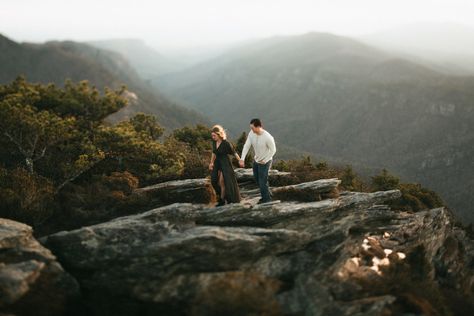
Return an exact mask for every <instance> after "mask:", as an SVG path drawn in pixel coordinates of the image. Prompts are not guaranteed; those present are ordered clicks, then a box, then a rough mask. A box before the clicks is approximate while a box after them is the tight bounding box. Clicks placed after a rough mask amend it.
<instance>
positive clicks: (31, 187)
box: [0, 168, 56, 225]
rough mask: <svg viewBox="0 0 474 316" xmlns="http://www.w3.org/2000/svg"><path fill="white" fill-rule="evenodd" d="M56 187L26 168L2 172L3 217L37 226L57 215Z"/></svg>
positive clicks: (0, 184) (0, 213)
mask: <svg viewBox="0 0 474 316" xmlns="http://www.w3.org/2000/svg"><path fill="white" fill-rule="evenodd" d="M54 194H55V192H54V187H53V184H52V183H51V181H49V180H48V179H46V178H44V177H41V176H38V175H37V174H32V173H30V172H28V171H27V170H25V169H23V168H16V169H13V170H6V169H3V168H1V169H0V201H1V205H0V217H4V218H9V219H13V220H17V221H21V222H24V223H27V224H29V225H38V224H40V223H42V222H44V221H45V220H46V219H48V218H49V217H50V216H51V215H52V214H53V212H54V209H55V207H56V205H55V204H54V203H53V202H54Z"/></svg>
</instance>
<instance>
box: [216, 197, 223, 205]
mask: <svg viewBox="0 0 474 316" xmlns="http://www.w3.org/2000/svg"><path fill="white" fill-rule="evenodd" d="M222 205H225V200H224V199H219V201H218V202H217V204H216V206H222Z"/></svg>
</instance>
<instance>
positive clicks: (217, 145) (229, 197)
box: [209, 118, 276, 206]
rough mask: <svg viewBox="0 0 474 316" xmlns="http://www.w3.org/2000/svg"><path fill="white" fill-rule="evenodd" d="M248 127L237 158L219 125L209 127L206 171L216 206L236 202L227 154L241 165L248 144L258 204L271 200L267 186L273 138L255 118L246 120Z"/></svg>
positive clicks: (233, 176) (235, 184) (235, 187)
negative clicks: (252, 158) (210, 148)
mask: <svg viewBox="0 0 474 316" xmlns="http://www.w3.org/2000/svg"><path fill="white" fill-rule="evenodd" d="M250 129H251V131H250V132H249V134H248V136H247V140H246V141H245V145H244V148H243V150H242V156H241V157H239V154H238V153H237V152H236V151H235V149H234V147H233V146H232V144H231V143H229V142H228V141H227V136H226V133H225V131H224V128H222V126H220V125H215V126H214V127H213V128H212V131H211V137H212V156H211V162H210V164H209V170H211V183H212V187H213V188H214V190H215V191H216V194H217V196H218V197H219V201H218V203H217V205H216V206H222V205H224V204H226V203H239V202H240V191H239V187H238V184H237V179H236V177H235V173H234V168H233V167H232V163H231V160H230V159H229V155H233V156H235V157H236V158H237V160H239V165H240V167H241V168H243V167H244V161H245V157H246V155H247V153H248V151H249V149H250V147H253V150H254V152H255V155H254V161H253V176H254V178H255V181H256V182H257V185H258V186H259V188H260V194H261V199H260V200H259V201H258V203H259V204H261V203H267V202H270V201H271V200H272V198H271V193H270V189H269V187H268V171H269V170H270V167H271V165H272V159H273V155H274V154H275V152H276V147H275V140H274V139H273V136H272V135H270V133H269V132H267V131H266V130H264V129H263V126H262V122H261V121H260V119H258V118H255V119H252V120H251V121H250Z"/></svg>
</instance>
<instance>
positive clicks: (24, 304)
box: [0, 218, 79, 316]
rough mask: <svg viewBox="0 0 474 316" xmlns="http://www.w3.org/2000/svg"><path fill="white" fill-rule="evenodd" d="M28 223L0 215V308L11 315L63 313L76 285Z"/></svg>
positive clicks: (76, 294)
mask: <svg viewBox="0 0 474 316" xmlns="http://www.w3.org/2000/svg"><path fill="white" fill-rule="evenodd" d="M32 233H33V231H32V228H31V227H30V226H27V225H25V224H22V223H18V222H15V221H12V220H8V219H3V218H0V311H2V312H4V313H7V314H8V313H10V314H13V315H45V316H46V315H65V314H66V313H68V312H70V311H71V309H73V308H74V304H75V302H76V300H77V299H78V297H79V287H78V284H77V282H76V281H75V279H74V278H73V277H71V276H70V275H69V274H68V273H66V272H65V271H64V270H63V268H62V267H61V265H60V264H59V263H58V262H57V261H56V257H55V256H53V255H52V254H51V252H50V251H49V250H48V249H46V248H44V247H43V246H42V245H41V244H40V243H39V242H38V241H37V240H36V239H35V238H34V237H33V234H32Z"/></svg>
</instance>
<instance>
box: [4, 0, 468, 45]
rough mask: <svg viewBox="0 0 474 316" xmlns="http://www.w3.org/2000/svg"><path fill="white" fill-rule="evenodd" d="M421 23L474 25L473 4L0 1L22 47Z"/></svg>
mask: <svg viewBox="0 0 474 316" xmlns="http://www.w3.org/2000/svg"><path fill="white" fill-rule="evenodd" d="M415 22H455V23H460V24H465V25H469V26H472V27H474V1H472V0H166V1H164V0H163V1H162V0H156V1H151V0H149V1H145V0H134V1H125V0H82V1H81V0H74V1H69V0H0V33H2V34H4V35H6V36H8V37H10V38H12V39H14V40H16V41H33V42H43V41H46V40H51V39H59V40H64V39H72V40H77V41H85V40H95V39H108V38H141V39H143V40H145V41H146V42H147V43H149V44H151V45H152V46H155V47H184V46H194V45H198V44H217V43H221V42H232V41H238V40H244V39H248V38H258V37H266V36H272V35H283V34H299V33H305V32H308V31H326V32H332V33H336V34H343V35H361V34H365V33H371V32H375V31H379V30H384V29H390V28H393V27H397V26H401V25H405V24H410V23H415Z"/></svg>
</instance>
